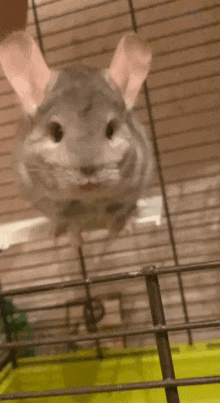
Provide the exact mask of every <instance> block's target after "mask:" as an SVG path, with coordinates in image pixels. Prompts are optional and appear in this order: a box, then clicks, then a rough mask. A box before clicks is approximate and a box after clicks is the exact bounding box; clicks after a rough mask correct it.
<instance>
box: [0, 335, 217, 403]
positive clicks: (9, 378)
mask: <svg viewBox="0 0 220 403" xmlns="http://www.w3.org/2000/svg"><path fill="white" fill-rule="evenodd" d="M104 353H105V356H106V357H107V358H105V359H103V360H101V361H99V360H97V359H95V352H93V351H92V352H91V351H86V352H82V351H81V352H78V353H71V354H68V355H65V356H64V355H60V356H56V357H35V358H32V359H20V360H19V362H18V368H17V369H15V370H11V366H10V364H9V365H8V366H7V367H6V368H5V369H4V371H2V372H1V373H0V394H2V393H13V392H20V391H29V392H30V391H42V390H49V389H62V388H64V389H65V388H66V389H68V388H70V387H77V386H78V387H80V386H88V385H89V386H95V385H104V384H111V385H112V384H120V383H127V382H140V381H154V380H161V379H162V376H161V370H160V365H159V360H158V356H157V352H156V351H155V348H154V349H149V348H145V349H135V350H134V349H133V350H122V351H118V350H115V351H113V350H106V351H105V352H104ZM123 353H124V354H123ZM125 353H126V355H125ZM88 355H89V356H90V357H91V355H93V357H94V359H90V360H79V361H77V358H79V359H81V358H86V357H88ZM172 355H173V360H174V366H175V372H176V377H177V378H190V377H198V376H199V377H201V376H213V375H214V376H216V375H220V343H219V342H218V343H215V344H214V343H213V344H212V345H211V344H205V343H198V344H196V345H195V346H193V347H191V346H174V347H173V349H172ZM178 390H179V396H180V401H181V403H201V402H202V403H219V399H220V384H215V385H205V386H204V385H202V386H185V387H181V388H178ZM18 402H19V401H18ZM30 402H31V403H75V402H78V403H79V402H81V403H107V402H108V403H110V402H111V403H112V402H113V403H114V402H115V403H116V402H122V403H127V402H129V403H146V402H147V403H155V402H157V403H166V398H165V393H164V390H163V389H152V390H145V391H144V390H140V391H132V392H130V391H129V392H117V393H116V392H114V393H113V392H112V393H101V394H91V395H85V396H65V397H56V398H54V397H51V398H38V399H31V400H30Z"/></svg>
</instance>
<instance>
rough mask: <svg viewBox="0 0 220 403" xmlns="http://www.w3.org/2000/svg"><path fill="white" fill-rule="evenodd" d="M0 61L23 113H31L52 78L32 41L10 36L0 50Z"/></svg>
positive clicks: (23, 35)
mask: <svg viewBox="0 0 220 403" xmlns="http://www.w3.org/2000/svg"><path fill="white" fill-rule="evenodd" d="M0 61H1V65H2V69H3V71H4V74H5V76H6V78H7V79H8V81H9V82H10V84H11V85H12V87H13V88H14V89H15V91H16V93H17V95H18V96H19V98H20V100H21V102H22V104H23V106H24V108H25V110H26V111H27V112H28V113H30V112H32V111H33V109H35V108H36V107H37V106H39V105H40V104H41V102H42V100H43V97H44V93H45V89H46V87H47V85H48V82H49V80H50V77H51V72H50V69H49V68H48V67H47V65H46V63H45V61H44V59H43V56H42V54H41V52H40V50H39V48H38V47H37V45H36V43H35V42H34V40H33V38H32V37H31V36H30V35H28V34H27V33H26V32H16V33H13V34H11V35H9V36H8V37H7V38H6V39H5V41H3V43H2V44H1V46H0Z"/></svg>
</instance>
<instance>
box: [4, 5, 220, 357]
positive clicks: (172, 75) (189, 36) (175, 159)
mask: <svg viewBox="0 0 220 403" xmlns="http://www.w3.org/2000/svg"><path fill="white" fill-rule="evenodd" d="M219 23H220V4H219V1H218V0H216V1H214V0H212V1H209V2H208V3H207V1H205V0H195V1H194V2H193V3H192V2H191V1H189V0H184V1H182V0H172V1H159V0H149V1H144V0H133V1H132V0H129V1H125V0H117V1H114V0H113V1H102V0H99V1H98V0H84V1H83V2H80V3H79V2H77V1H73V0H71V1H70V0H62V1H61V0H56V1H55V0H54V1H52V0H51V1H48V0H45V1H43V0H41V1H40V0H38V1H33V2H30V7H29V15H28V27H27V30H28V31H29V32H30V33H31V34H32V35H33V37H34V38H36V40H37V41H38V43H39V45H40V47H41V50H42V52H43V53H44V55H45V58H46V60H47V62H48V64H49V66H50V67H54V68H62V67H66V66H69V65H71V64H74V65H81V64H82V63H83V64H86V65H90V66H96V67H102V68H103V67H108V65H109V63H110V60H111V57H112V54H113V51H114V49H115V47H116V45H117V43H118V42H119V40H120V38H121V37H122V35H123V34H124V33H126V32H130V31H133V30H134V31H137V32H139V33H140V34H141V35H142V37H144V38H146V40H147V41H148V42H149V43H150V44H151V47H152V50H153V66H152V70H151V73H150V75H149V78H148V80H147V83H146V84H145V85H144V87H143V90H142V91H141V94H140V96H139V100H138V104H137V107H136V110H137V114H138V116H139V118H140V120H141V122H142V123H144V124H145V126H146V128H147V130H148V132H149V133H150V137H151V141H152V143H153V146H154V151H155V157H156V161H157V173H156V175H155V178H154V183H153V186H152V189H151V193H152V194H153V195H155V194H161V195H162V196H163V204H164V214H163V221H162V225H161V226H160V227H157V228H155V227H154V226H153V225H149V224H146V225H145V224H144V225H143V224H142V225H136V227H135V230H130V229H129V230H128V229H126V230H124V231H123V232H122V234H121V236H120V237H119V239H118V240H117V241H115V242H113V243H112V244H111V245H110V246H108V247H107V249H106V247H105V244H106V239H104V238H103V236H102V234H100V233H97V234H86V235H85V245H84V246H83V250H82V254H80V255H78V254H75V255H74V252H73V251H72V250H71V247H70V244H69V241H68V239H67V238H66V237H63V238H62V239H60V240H59V241H58V245H55V244H54V242H53V241H51V240H48V241H46V242H45V241H42V242H35V243H27V244H25V245H22V246H20V245H19V246H15V247H13V248H12V249H10V250H9V251H7V252H5V253H4V254H2V255H1V257H0V270H1V281H2V289H3V293H5V294H3V295H5V296H6V297H10V298H13V302H14V304H15V305H16V306H18V307H19V309H20V310H21V311H22V310H23V311H25V312H26V313H27V317H28V321H29V323H30V324H31V326H32V329H33V335H34V337H35V338H41V339H42V342H40V343H38V346H37V350H36V351H37V353H38V354H54V353H59V352H66V351H69V350H70V349H72V348H74V347H76V346H77V340H80V339H81V342H83V344H82V343H81V344H80V345H83V346H84V347H86V348H88V347H91V346H94V340H93V339H91V334H92V336H93V338H94V334H95V333H96V332H97V331H99V332H103V331H105V332H115V335H116V336H115V337H112V338H109V339H108V338H106V337H104V338H103V339H102V341H100V340H99V339H96V341H95V345H96V348H97V351H98V354H99V356H100V355H102V347H103V346H108V347H116V346H119V347H130V346H136V347H139V346H142V345H143V346H144V345H148V344H152V345H153V344H155V337H154V332H153V331H150V330H149V331H146V329H149V328H150V327H151V324H152V312H151V309H150V303H149V300H148V298H147V294H146V284H145V282H144V281H143V273H142V275H140V276H139V275H135V274H134V275H133V274H132V273H139V271H140V270H142V269H143V267H146V266H150V265H154V266H156V267H157V268H158V270H159V271H160V273H162V272H163V276H161V277H159V281H160V287H161V292H162V301H163V307H164V312H165V318H166V323H167V326H168V328H169V329H170V333H169V335H170V340H171V342H178V343H179V342H187V343H190V344H192V343H193V341H196V340H204V339H210V340H211V339H215V338H219V327H218V326H219V323H218V321H219V311H220V304H219V293H220V277H219V264H217V263H216V264H209V269H205V270H193V271H191V270H184V271H183V272H182V271H181V270H176V269H175V270H173V269H170V270H168V269H167V268H169V267H172V266H173V265H174V266H175V267H178V266H179V265H188V264H190V265H193V264H195V265H196V264H198V266H195V268H196V269H199V268H200V265H199V264H200V263H204V262H211V261H217V260H218V259H220V252H219V235H220V233H219V232H220V231H219V229H220V226H219V216H220V215H219V212H220V207H219V205H220V200H219V194H220V193H219V181H220V162H219V161H220V160H219V154H220V147H219V120H220V114H219V110H220V103H219V83H220V79H219V54H220V52H219V50H220V47H219V36H220V30H219ZM0 98H1V107H0V119H1V120H0V126H1V144H0V210H1V222H3V223H4V222H8V221H15V220H18V219H19V220H20V219H27V218H31V217H35V216H37V215H38V213H37V212H36V211H33V210H32V209H31V207H30V206H29V205H28V203H26V202H24V201H23V200H22V199H21V198H20V196H19V191H18V189H17V187H16V184H15V181H14V175H13V173H12V170H11V153H12V150H13V147H14V141H15V135H14V132H15V127H16V123H17V121H18V119H19V117H20V114H21V111H20V107H19V106H18V105H17V103H16V102H17V101H16V99H15V96H14V94H13V91H12V90H11V87H10V86H9V84H8V83H7V81H6V80H5V78H4V76H3V73H1V80H0ZM207 267H208V265H206V266H205V268H207ZM166 269H167V270H166ZM125 272H126V273H130V275H129V274H127V275H126V276H127V277H126V286H125V285H124V278H123V276H122V279H120V273H125ZM93 276H95V277H100V279H101V278H103V276H115V278H116V279H117V281H114V283H112V282H111V281H103V282H102V281H101V280H100V282H99V281H97V282H94V283H93V282H92V281H91V283H89V282H86V281H85V279H86V278H87V277H89V278H91V277H93ZM117 276H119V277H117ZM80 281H81V286H80V287H77V288H75V287H74V288H73V287H72V286H71V285H73V284H74V282H76V283H77V282H80ZM63 282H65V284H67V285H68V284H69V286H68V287H66V286H65V287H63V286H62V284H63ZM68 282H69V283H68ZM32 287H34V289H35V291H40V290H42V289H43V290H45V292H34V293H27V291H28V290H29V291H31V289H32ZM38 287H39V288H38ZM207 320H209V325H206V326H203V325H201V323H202V324H204V322H205V321H207ZM198 321H200V325H195V322H198ZM154 324H155V323H154ZM155 326H156V324H155ZM143 328H144V329H145V330H143ZM88 335H89V336H88ZM54 336H56V337H58V341H59V340H60V341H59V343H58V342H56V343H52V344H50V343H49V342H48V343H46V344H45V337H46V338H50V337H54ZM65 337H67V342H66V343H63V342H61V339H62V340H63V339H64V338H65ZM68 337H69V339H68ZM71 337H72V339H71ZM74 337H75V338H74ZM59 338H60V339H59ZM8 341H10V340H8ZM71 343H72V344H71ZM30 344H31V342H30ZM47 344H48V345H47ZM48 346H50V347H48Z"/></svg>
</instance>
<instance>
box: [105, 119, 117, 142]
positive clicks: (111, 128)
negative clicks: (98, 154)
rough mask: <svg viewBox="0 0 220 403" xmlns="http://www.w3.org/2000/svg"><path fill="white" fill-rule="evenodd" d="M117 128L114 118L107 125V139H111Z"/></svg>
mask: <svg viewBox="0 0 220 403" xmlns="http://www.w3.org/2000/svg"><path fill="white" fill-rule="evenodd" d="M115 130H116V123H115V121H114V120H110V122H109V123H108V124H107V126H106V130H105V135H106V137H107V139H109V140H111V138H112V137H113V135H114V133H115Z"/></svg>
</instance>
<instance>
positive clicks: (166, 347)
mask: <svg viewBox="0 0 220 403" xmlns="http://www.w3.org/2000/svg"><path fill="white" fill-rule="evenodd" d="M215 268H220V261H218V262H212V263H203V264H193V265H183V266H171V267H167V268H163V269H160V268H156V267H154V266H149V267H146V268H143V270H139V271H136V272H133V273H129V272H124V273H119V274H114V275H106V276H103V277H91V278H89V277H87V276H86V274H85V273H84V279H83V280H74V281H65V282H61V283H59V284H50V285H46V286H35V287H29V288H26V289H20V290H17V291H6V292H1V294H0V297H1V298H4V297H6V296H12V295H21V294H32V293H38V292H46V291H49V290H54V289H65V288H69V287H73V288H75V287H81V286H82V285H84V286H86V287H88V286H89V285H92V284H102V283H106V282H114V281H119V280H124V281H126V280H130V279H136V278H142V279H143V281H145V283H146V292H147V294H148V298H149V303H150V310H151V316H152V322H153V326H152V327H151V328H144V329H140V330H136V331H129V330H127V331H117V332H109V333H102V332H99V331H96V330H95V333H91V334H86V335H82V336H68V337H62V338H48V339H33V340H30V341H19V342H6V343H3V344H0V350H6V349H7V350H9V351H11V360H12V365H13V366H16V349H18V348H23V347H31V346H40V345H52V344H62V343H63V344H66V343H70V342H74V343H75V342H77V343H80V342H84V341H93V342H94V345H95V347H96V350H97V358H99V359H103V358H105V357H104V354H103V351H102V349H101V340H104V339H114V338H117V337H127V336H137V335H143V334H155V337H156V343H157V350H158V354H159V359H160V366H161V371H162V375H163V380H162V381H153V382H139V383H137V382H134V383H125V384H121V385H103V386H96V387H82V388H74V389H68V390H65V389H64V390H51V391H42V392H30V393H29V392H27V393H26V392H24V393H13V394H2V395H0V400H13V399H19V400H20V399H25V398H37V397H51V396H70V395H72V396H73V395H88V394H91V393H106V392H119V391H121V392H122V391H128V390H141V389H155V388H165V393H166V398H167V402H168V403H179V402H180V400H179V396H178V387H179V386H189V385H191V386H192V385H208V384H217V383H220V376H211V377H202V378H201V377H197V378H190V379H178V380H176V379H175V372H174V366H173V360H172V354H171V348H170V343H169V337H168V332H171V331H176V330H183V331H184V330H192V329H199V328H210V327H219V328H220V319H219V320H214V321H203V322H200V321H199V322H190V323H189V322H188V323H187V322H184V323H181V324H177V325H175V324H174V325H169V326H167V325H166V321H165V317H164V310H163V304H162V298H161V291H160V286H159V281H158V277H159V276H162V275H164V274H168V273H176V274H177V273H183V272H190V271H198V270H212V269H215ZM94 326H96V324H95V321H94ZM9 337H10V335H8V339H7V340H9Z"/></svg>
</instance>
